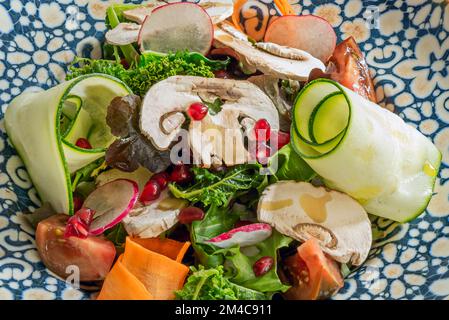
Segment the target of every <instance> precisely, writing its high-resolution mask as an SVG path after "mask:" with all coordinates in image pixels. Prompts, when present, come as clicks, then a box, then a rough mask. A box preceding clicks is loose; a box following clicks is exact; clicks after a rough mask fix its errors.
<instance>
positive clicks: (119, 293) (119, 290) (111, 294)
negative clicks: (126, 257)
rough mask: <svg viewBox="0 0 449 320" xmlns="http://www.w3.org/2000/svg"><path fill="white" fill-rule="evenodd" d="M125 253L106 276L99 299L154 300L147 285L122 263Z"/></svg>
mask: <svg viewBox="0 0 449 320" xmlns="http://www.w3.org/2000/svg"><path fill="white" fill-rule="evenodd" d="M122 259H123V255H121V256H120V257H119V258H118V260H117V262H116V263H115V265H114V267H113V268H112V270H111V271H110V272H109V274H108V276H107V277H106V279H105V281H104V283H103V287H102V288H101V292H100V294H99V295H98V297H97V300H152V299H153V297H152V296H151V294H150V293H149V292H148V290H147V289H146V288H145V286H144V285H143V284H142V283H141V282H140V281H139V279H137V278H136V277H135V276H134V275H133V274H132V273H131V272H129V271H128V269H126V268H125V267H124V266H123V264H122Z"/></svg>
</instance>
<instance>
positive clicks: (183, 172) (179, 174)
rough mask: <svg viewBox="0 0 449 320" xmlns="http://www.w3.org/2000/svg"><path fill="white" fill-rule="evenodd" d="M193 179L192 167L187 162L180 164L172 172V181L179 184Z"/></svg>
mask: <svg viewBox="0 0 449 320" xmlns="http://www.w3.org/2000/svg"><path fill="white" fill-rule="evenodd" d="M192 179H193V175H192V173H191V172H190V169H189V167H188V166H186V165H185V164H178V165H176V166H175V168H174V169H173V171H172V173H171V174H170V181H171V182H176V183H179V184H183V183H187V182H190V181H191V180H192Z"/></svg>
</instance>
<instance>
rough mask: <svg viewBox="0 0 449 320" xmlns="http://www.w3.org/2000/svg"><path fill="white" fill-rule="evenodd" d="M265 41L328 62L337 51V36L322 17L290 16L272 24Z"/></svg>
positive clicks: (280, 18)
mask: <svg viewBox="0 0 449 320" xmlns="http://www.w3.org/2000/svg"><path fill="white" fill-rule="evenodd" d="M264 41H265V42H272V43H276V44H279V45H282V46H287V47H292V48H297V49H301V50H304V51H306V52H308V53H310V54H311V55H312V56H314V57H315V58H317V59H320V60H321V61H323V62H327V60H328V59H329V58H330V56H331V55H332V53H333V52H334V50H335V46H336V44H337V35H336V34H335V31H334V29H333V28H332V26H331V25H330V24H329V22H328V21H327V20H325V19H323V18H321V17H318V16H314V15H304V16H293V15H288V16H282V17H279V18H278V19H276V20H274V21H273V22H272V23H271V24H270V26H269V27H268V29H267V32H266V33H265V38H264Z"/></svg>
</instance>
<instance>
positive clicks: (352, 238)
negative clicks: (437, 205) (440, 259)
mask: <svg viewBox="0 0 449 320" xmlns="http://www.w3.org/2000/svg"><path fill="white" fill-rule="evenodd" d="M263 3H264V5H267V4H266V1H264V2H263ZM257 5H258V1H257V0H235V1H233V0H216V1H212V0H200V1H199V2H198V3H196V4H194V3H189V2H175V3H173V2H172V3H168V4H167V3H166V2H162V1H158V0H153V1H149V2H144V3H142V4H114V5H111V6H110V7H109V8H108V9H107V12H106V17H105V19H106V21H105V22H106V25H107V27H108V31H107V33H106V35H105V41H104V44H103V57H104V58H103V59H87V58H82V57H77V58H75V60H74V61H73V63H72V64H71V65H70V66H69V72H68V74H67V78H66V81H64V82H62V83H60V84H59V85H57V86H55V87H53V88H50V89H48V90H46V91H40V92H24V93H22V94H21V95H19V96H18V97H16V98H15V99H14V100H13V101H12V102H11V104H10V105H9V106H8V108H7V110H6V113H5V127H6V131H7V134H8V136H9V138H10V141H11V143H12V144H13V145H14V147H15V148H16V150H17V152H18V154H19V155H20V157H21V158H22V160H23V162H24V164H25V166H26V168H27V171H28V173H29V176H30V178H31V180H32V181H33V183H34V186H35V187H36V190H37V192H38V194H39V196H40V199H41V201H42V207H41V208H38V209H36V210H35V211H34V212H33V213H31V214H29V215H27V217H28V219H29V221H30V223H31V224H32V225H33V226H34V227H35V229H36V245H37V248H38V252H39V255H40V257H41V259H42V261H43V263H44V264H45V266H46V267H47V268H48V269H49V270H50V271H52V272H53V273H54V274H56V275H57V276H59V277H61V278H63V279H67V278H68V277H69V275H70V272H71V270H72V271H73V268H75V269H76V270H77V274H78V279H77V280H78V281H79V282H80V284H81V287H83V288H89V289H90V290H94V291H97V292H98V294H97V299H100V300H122V299H132V300H146V299H151V300H153V299H155V300H171V299H180V300H266V299H273V298H274V297H275V296H281V297H283V298H284V299H292V300H315V299H326V298H330V297H332V295H334V294H335V293H336V292H338V290H339V289H341V288H342V287H343V284H344V278H345V277H346V276H347V275H348V274H349V273H350V272H352V271H353V270H354V269H356V268H358V267H360V266H361V265H362V264H363V263H364V262H365V260H366V259H367V258H368V256H369V253H370V250H371V248H372V244H373V240H374V239H375V238H376V237H379V235H378V234H377V233H376V226H375V224H373V223H372V220H373V217H382V218H385V219H390V220H392V221H395V222H397V223H405V222H408V221H411V220H413V219H414V218H416V217H417V216H419V215H420V214H421V213H422V212H424V211H425V209H426V207H427V204H428V203H429V201H430V199H431V197H432V194H433V188H434V183H435V179H436V176H437V174H438V170H439V167H440V163H441V153H440V152H439V150H438V149H437V148H436V147H435V146H434V145H433V144H432V142H431V141H430V140H429V139H427V138H426V137H425V136H423V135H422V134H421V133H420V132H419V131H417V130H416V129H415V128H413V127H411V126H409V125H407V124H406V123H405V122H404V121H403V120H402V119H401V118H400V117H399V116H398V115H396V114H395V113H393V112H391V111H389V110H387V109H385V108H383V107H382V106H380V105H379V104H378V101H377V98H376V91H375V88H374V85H373V82H372V79H371V77H370V73H369V68H368V65H367V63H366V61H365V58H364V55H363V53H362V52H361V50H360V49H359V47H358V45H357V43H356V42H355V40H354V39H353V38H348V39H346V40H344V41H342V42H340V43H337V37H336V34H335V32H334V30H333V28H332V27H331V26H330V24H329V23H328V22H327V21H326V20H324V19H322V18H319V17H317V16H314V15H303V16H296V15H294V11H293V10H292V8H291V7H290V5H289V3H288V1H286V0H275V1H273V2H272V3H270V4H269V6H270V8H271V9H270V10H266V11H264V10H260V11H257V10H256V9H254V8H255V6H257ZM256 11H257V12H256Z"/></svg>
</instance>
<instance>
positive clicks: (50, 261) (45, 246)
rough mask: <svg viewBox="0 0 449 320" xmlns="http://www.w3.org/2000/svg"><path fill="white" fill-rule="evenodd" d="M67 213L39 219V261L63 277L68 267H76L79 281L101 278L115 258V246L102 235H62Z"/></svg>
mask: <svg viewBox="0 0 449 320" xmlns="http://www.w3.org/2000/svg"><path fill="white" fill-rule="evenodd" d="M68 219H69V216H67V215H65V214H58V215H54V216H51V217H50V218H48V219H45V220H43V221H41V222H40V223H39V224H38V226H37V230H36V246H37V250H38V252H39V255H40V257H41V259H42V262H43V263H44V264H45V266H46V267H47V268H48V269H49V270H50V271H52V272H54V273H56V274H57V275H58V276H60V277H62V278H64V279H65V278H66V277H67V276H69V275H70V274H68V273H66V272H67V271H68V272H70V269H67V267H69V266H77V267H78V268H79V272H80V273H79V275H80V281H97V280H103V279H104V278H105V277H106V275H107V274H108V272H109V270H110V269H111V267H112V264H113V262H114V259H115V254H116V251H115V246H114V244H113V243H112V242H111V241H109V240H106V239H105V238H103V237H88V238H86V239H80V238H77V237H70V238H67V239H66V238H64V231H65V228H66V224H67V220H68Z"/></svg>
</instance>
